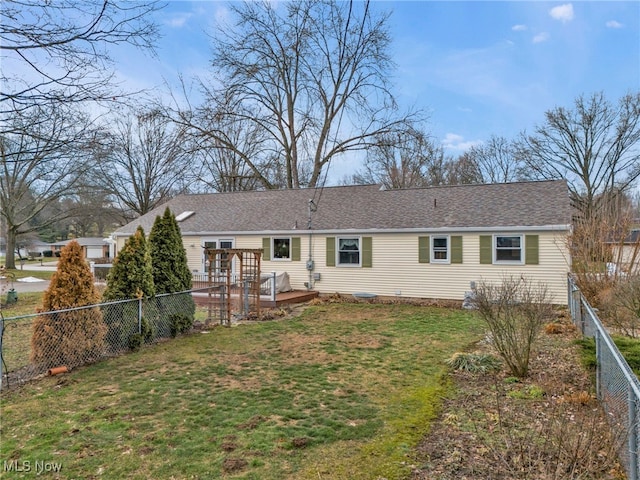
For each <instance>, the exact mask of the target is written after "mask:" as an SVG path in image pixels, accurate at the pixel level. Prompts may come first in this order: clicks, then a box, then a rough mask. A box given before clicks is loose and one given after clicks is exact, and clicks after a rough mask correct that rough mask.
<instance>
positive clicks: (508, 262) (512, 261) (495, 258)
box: [493, 233, 525, 265]
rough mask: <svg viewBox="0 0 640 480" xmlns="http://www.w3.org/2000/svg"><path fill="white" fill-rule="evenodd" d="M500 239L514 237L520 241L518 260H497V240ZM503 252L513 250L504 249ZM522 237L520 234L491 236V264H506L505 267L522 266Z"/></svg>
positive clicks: (523, 251) (523, 252)
mask: <svg viewBox="0 0 640 480" xmlns="http://www.w3.org/2000/svg"><path fill="white" fill-rule="evenodd" d="M500 237H514V238H519V239H520V248H519V249H520V260H499V259H498V238H500ZM505 250H515V248H508V249H507V248H505ZM524 254H525V250H524V235H522V234H513V233H509V234H507V233H505V234H500V235H494V236H493V263H497V264H507V265H524Z"/></svg>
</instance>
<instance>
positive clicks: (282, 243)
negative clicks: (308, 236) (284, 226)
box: [273, 237, 291, 260]
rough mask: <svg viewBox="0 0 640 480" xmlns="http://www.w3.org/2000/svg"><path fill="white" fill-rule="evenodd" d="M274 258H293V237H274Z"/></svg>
mask: <svg viewBox="0 0 640 480" xmlns="http://www.w3.org/2000/svg"><path fill="white" fill-rule="evenodd" d="M273 260H291V238H289V237H285V238H278V237H274V238H273Z"/></svg>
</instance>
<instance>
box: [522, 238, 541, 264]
mask: <svg viewBox="0 0 640 480" xmlns="http://www.w3.org/2000/svg"><path fill="white" fill-rule="evenodd" d="M524 247H525V252H524V263H526V264H527V265H538V263H539V258H538V257H539V255H538V252H539V241H538V235H525V238H524Z"/></svg>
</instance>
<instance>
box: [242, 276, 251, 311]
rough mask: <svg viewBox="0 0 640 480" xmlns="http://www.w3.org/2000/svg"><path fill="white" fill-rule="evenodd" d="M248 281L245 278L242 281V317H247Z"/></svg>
mask: <svg viewBox="0 0 640 480" xmlns="http://www.w3.org/2000/svg"><path fill="white" fill-rule="evenodd" d="M249 283H250V281H249V279H248V278H245V279H244V295H243V300H244V303H243V306H244V311H243V312H242V313H243V314H244V315H248V314H249Z"/></svg>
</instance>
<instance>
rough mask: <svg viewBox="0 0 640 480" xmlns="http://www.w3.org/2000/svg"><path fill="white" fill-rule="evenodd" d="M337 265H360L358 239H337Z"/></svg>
mask: <svg viewBox="0 0 640 480" xmlns="http://www.w3.org/2000/svg"><path fill="white" fill-rule="evenodd" d="M338 265H360V238H358V237H338Z"/></svg>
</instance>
